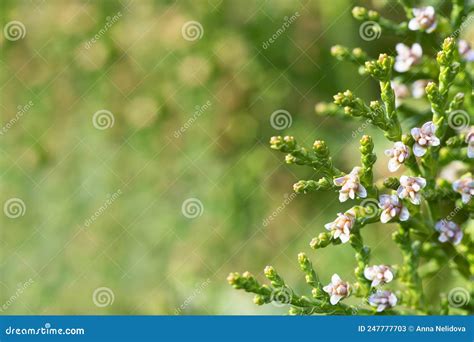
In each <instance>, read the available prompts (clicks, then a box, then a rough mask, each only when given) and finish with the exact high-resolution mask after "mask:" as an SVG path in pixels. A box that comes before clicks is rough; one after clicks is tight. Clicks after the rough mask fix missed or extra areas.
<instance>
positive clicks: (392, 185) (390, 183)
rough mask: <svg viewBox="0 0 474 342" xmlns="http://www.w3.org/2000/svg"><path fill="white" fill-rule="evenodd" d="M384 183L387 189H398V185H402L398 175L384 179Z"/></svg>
mask: <svg viewBox="0 0 474 342" xmlns="http://www.w3.org/2000/svg"><path fill="white" fill-rule="evenodd" d="M383 185H384V186H385V187H386V188H387V189H392V190H397V189H398V187H399V186H400V181H399V180H398V178H397V177H389V178H386V179H384V181H383Z"/></svg>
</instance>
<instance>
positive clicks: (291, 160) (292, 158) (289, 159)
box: [285, 154, 296, 164]
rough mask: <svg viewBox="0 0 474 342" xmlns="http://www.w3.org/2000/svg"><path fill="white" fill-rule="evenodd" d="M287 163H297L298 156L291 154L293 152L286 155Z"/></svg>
mask: <svg viewBox="0 0 474 342" xmlns="http://www.w3.org/2000/svg"><path fill="white" fill-rule="evenodd" d="M285 163H287V164H295V163H296V157H295V156H293V155H291V154H287V155H286V156H285Z"/></svg>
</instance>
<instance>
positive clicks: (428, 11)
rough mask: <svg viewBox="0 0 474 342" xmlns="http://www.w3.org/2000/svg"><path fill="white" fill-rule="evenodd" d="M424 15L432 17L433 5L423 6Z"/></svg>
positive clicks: (433, 12)
mask: <svg viewBox="0 0 474 342" xmlns="http://www.w3.org/2000/svg"><path fill="white" fill-rule="evenodd" d="M423 12H424V13H425V15H426V16H429V17H432V16H434V15H435V9H434V7H433V6H427V7H425V8H424V11H423Z"/></svg>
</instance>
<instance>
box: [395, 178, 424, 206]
mask: <svg viewBox="0 0 474 342" xmlns="http://www.w3.org/2000/svg"><path fill="white" fill-rule="evenodd" d="M425 186H426V180H425V179H424V178H422V177H409V176H401V177H400V186H399V187H398V190H397V194H398V197H400V198H402V199H403V198H407V197H408V199H409V200H410V202H411V203H413V204H420V191H421V189H423V188H424V187H425Z"/></svg>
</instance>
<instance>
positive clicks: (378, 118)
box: [228, 0, 474, 314]
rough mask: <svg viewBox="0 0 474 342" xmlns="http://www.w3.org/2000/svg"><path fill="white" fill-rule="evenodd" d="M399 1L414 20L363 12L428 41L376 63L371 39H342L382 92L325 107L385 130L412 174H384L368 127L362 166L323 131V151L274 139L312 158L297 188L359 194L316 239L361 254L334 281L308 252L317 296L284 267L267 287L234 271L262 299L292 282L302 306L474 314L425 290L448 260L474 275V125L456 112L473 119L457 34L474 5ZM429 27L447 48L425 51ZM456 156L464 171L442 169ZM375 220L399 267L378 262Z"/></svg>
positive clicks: (289, 156)
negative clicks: (442, 6)
mask: <svg viewBox="0 0 474 342" xmlns="http://www.w3.org/2000/svg"><path fill="white" fill-rule="evenodd" d="M400 3H401V4H402V6H403V7H404V9H405V13H407V16H408V21H407V22H404V23H395V22H393V21H391V20H389V19H386V18H382V17H381V16H380V14H379V13H377V12H375V11H368V10H367V9H365V8H362V7H356V8H354V10H353V15H354V17H355V18H356V19H358V20H362V21H369V20H370V21H375V22H377V23H378V24H379V25H380V26H381V28H382V30H383V31H384V32H391V33H394V34H395V35H399V36H401V37H403V41H409V40H410V39H412V38H414V37H415V35H413V34H410V31H417V34H416V37H417V41H412V42H411V44H409V45H406V44H404V43H399V44H396V46H395V47H394V50H395V51H396V56H394V57H392V56H389V55H388V54H381V55H380V56H379V57H378V59H375V60H370V59H369V57H368V54H367V53H365V52H364V51H362V50H361V49H360V48H356V49H353V50H352V51H351V50H350V49H348V48H345V47H343V46H339V45H338V46H335V47H333V48H332V49H331V53H332V54H333V55H334V56H335V57H336V58H338V59H339V60H342V61H348V62H351V63H354V64H356V65H357V66H358V68H359V72H360V74H361V75H364V76H370V77H372V78H374V79H375V80H377V81H378V82H379V85H380V98H381V101H380V100H374V101H372V102H370V104H367V103H366V102H365V101H364V100H362V99H361V98H358V97H357V96H355V95H354V94H353V92H352V91H350V90H346V91H344V92H340V93H338V94H337V95H335V96H334V104H331V105H329V104H319V105H317V106H316V108H317V112H318V113H319V114H321V113H324V112H327V113H329V114H330V115H344V116H350V117H353V118H356V119H358V118H363V119H364V120H365V122H367V123H370V124H372V125H374V126H375V127H377V128H378V129H380V130H381V131H382V132H383V133H384V135H385V137H386V138H387V140H389V141H390V142H391V143H390V146H392V147H391V148H388V149H386V150H385V155H386V156H387V157H388V161H387V163H388V172H390V173H392V174H393V173H395V172H400V171H402V172H403V174H402V175H400V176H399V177H387V178H385V179H382V180H380V181H374V174H373V167H374V164H375V163H376V160H377V156H376V154H375V153H374V142H373V140H372V138H371V137H370V136H368V135H364V136H363V137H362V139H361V140H360V154H361V161H360V162H361V164H360V166H355V167H353V168H352V170H351V171H350V172H349V173H347V174H346V173H344V172H343V171H341V170H340V169H338V168H337V167H336V166H335V165H334V164H333V161H332V158H331V155H330V152H329V148H328V146H327V145H326V143H325V142H324V141H321V140H316V142H315V143H314V144H313V147H312V149H307V148H305V147H302V146H300V145H299V144H298V143H297V142H296V139H295V138H294V137H292V136H285V137H281V136H278V137H272V138H271V140H270V145H271V148H272V149H275V150H278V151H281V152H283V153H285V154H286V157H285V160H286V162H287V163H288V164H298V165H305V166H309V167H311V168H313V170H315V173H316V177H317V179H311V180H300V181H298V182H297V183H296V184H295V185H294V186H293V188H294V190H295V192H296V193H308V192H313V191H332V192H335V193H338V198H339V201H340V202H341V203H343V202H351V203H354V205H353V206H352V207H351V208H350V209H348V210H347V211H345V212H339V213H338V214H337V217H336V219H335V220H334V221H332V222H329V223H327V224H325V225H324V228H325V229H326V231H323V232H321V233H319V235H317V237H315V238H314V239H313V240H312V241H311V243H310V246H311V247H312V248H313V249H321V248H325V247H328V246H330V245H338V244H342V245H346V246H347V245H349V246H350V247H351V248H352V249H353V250H354V252H355V261H356V267H355V269H354V276H355V279H354V281H350V282H349V281H347V280H343V278H341V277H340V276H339V275H338V274H336V273H334V274H333V275H332V277H331V280H330V282H329V283H325V284H326V285H324V286H323V283H322V282H321V280H320V279H319V277H318V275H317V273H316V271H315V270H314V268H313V266H312V263H311V262H310V261H309V258H308V257H307V256H306V255H305V254H303V253H301V254H300V255H299V256H298V261H299V264H300V268H301V270H302V271H303V272H304V273H305V275H306V282H307V284H308V285H309V286H311V287H312V289H313V290H312V297H311V298H309V297H306V296H298V295H296V294H295V292H294V291H293V290H289V289H290V287H289V286H288V284H286V282H285V281H284V280H283V278H282V277H281V276H280V275H279V274H278V273H277V272H276V271H275V270H274V269H273V268H267V269H266V270H265V276H266V277H267V278H268V279H269V280H270V283H271V285H272V286H271V287H270V286H267V285H261V284H260V283H259V282H258V281H257V280H256V279H255V277H253V276H252V275H250V274H248V273H244V274H243V275H240V274H238V273H232V274H231V275H230V276H229V278H228V281H229V283H230V284H231V285H233V286H234V287H235V288H238V289H244V290H245V291H247V292H252V293H255V294H256V296H255V300H254V301H255V303H257V304H260V305H261V304H265V303H269V302H271V301H272V300H273V299H272V298H273V296H272V294H273V293H281V292H282V291H286V292H285V293H287V294H289V296H287V297H289V300H288V301H287V302H286V304H289V305H290V306H291V308H290V313H291V314H324V313H332V314H354V313H358V314H376V313H380V312H389V313H408V314H448V313H451V312H453V313H471V314H472V313H473V311H474V307H473V306H472V305H471V306H469V305H466V306H465V307H458V308H457V309H456V310H453V308H450V307H449V301H447V300H446V297H445V295H444V294H440V297H439V298H433V300H430V301H429V302H428V301H427V298H426V294H425V293H424V287H423V282H424V280H425V277H432V276H433V275H435V274H436V273H437V272H439V270H441V269H442V268H444V267H450V268H451V269H452V270H453V272H456V273H457V274H458V275H459V276H461V277H464V278H465V279H466V280H467V281H469V279H472V276H473V274H474V242H473V241H472V234H466V233H465V230H466V229H467V227H468V224H469V223H470V222H471V221H470V220H472V218H473V217H474V201H472V200H471V198H472V196H473V195H474V179H473V178H472V173H470V172H468V171H469V168H471V170H472V167H473V161H474V160H473V159H474V126H471V127H467V125H464V126H466V127H467V128H466V127H464V129H461V130H460V129H459V127H457V126H453V125H452V122H453V118H452V116H454V115H455V114H456V113H460V112H461V113H471V114H467V115H468V116H469V117H468V119H467V120H468V121H469V119H470V117H471V116H472V113H474V92H473V91H472V86H471V84H474V66H473V65H472V64H471V62H473V61H474V50H473V49H472V48H471V46H470V44H469V43H468V42H467V41H466V40H462V39H456V38H454V36H455V35H454V34H451V32H457V30H458V28H459V26H460V25H461V21H462V20H463V19H462V18H464V16H463V15H465V14H466V13H467V12H466V11H467V9H466V8H465V6H464V5H463V2H462V1H453V5H452V8H451V13H450V17H449V18H447V17H445V16H444V15H443V14H442V13H439V12H437V11H436V10H435V8H434V7H432V6H427V7H423V8H410V7H409V6H408V3H409V2H408V1H403V0H402V1H400ZM472 10H474V8H473V9H472ZM427 35H429V36H430V37H431V39H433V41H439V42H440V43H441V38H440V37H448V38H445V39H444V41H442V43H441V50H440V51H439V53H438V54H437V55H436V57H434V56H430V55H429V54H424V48H423V44H424V43H425V42H426V40H427V39H428V37H426V36H427ZM420 37H424V38H426V39H420ZM426 51H429V49H426ZM410 82H411V83H412V84H411V86H410V85H409V83H410ZM407 98H414V99H416V100H417V101H424V102H425V103H426V104H427V105H429V106H430V107H431V113H430V115H431V119H427V118H426V117H427V114H426V112H423V111H421V110H420V109H419V108H418V107H411V106H409V105H408V103H405V102H404V100H405V99H407ZM405 119H409V120H405ZM405 121H408V122H411V123H413V125H412V126H411V127H402V125H401V122H405ZM454 123H455V121H454ZM452 162H457V163H458V164H461V165H462V166H461V169H462V170H464V171H463V172H464V174H462V173H461V174H456V177H455V178H454V179H452V180H449V179H444V178H442V177H441V175H442V174H447V173H446V171H447V169H449V168H450V165H451V163H452ZM402 166H403V167H402ZM374 223H381V224H387V223H391V224H396V225H397V230H396V231H395V232H394V233H393V234H392V238H393V240H394V242H395V243H396V244H397V246H398V247H399V249H400V251H401V254H402V256H403V262H401V263H400V264H392V265H386V264H377V265H374V264H371V263H370V257H371V255H370V248H369V246H366V245H365V244H364V242H363V237H362V232H363V231H364V232H365V230H366V229H367V228H366V227H367V226H369V225H371V224H374ZM422 264H425V265H422ZM421 266H425V267H424V271H423V272H420V267H421ZM331 273H332V272H331ZM345 279H347V278H345ZM431 279H433V278H431ZM389 283H390V286H397V285H398V286H397V288H399V289H398V290H388V289H386V288H385V286H387V284H389ZM393 283H396V284H393ZM471 285H472V283H471ZM442 286H444V284H441V285H440V287H442ZM473 291H474V289H473ZM349 296H355V297H358V298H361V299H362V305H358V306H351V305H346V304H344V299H345V298H347V297H349ZM364 305H365V306H364Z"/></svg>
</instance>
